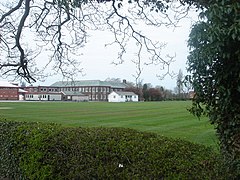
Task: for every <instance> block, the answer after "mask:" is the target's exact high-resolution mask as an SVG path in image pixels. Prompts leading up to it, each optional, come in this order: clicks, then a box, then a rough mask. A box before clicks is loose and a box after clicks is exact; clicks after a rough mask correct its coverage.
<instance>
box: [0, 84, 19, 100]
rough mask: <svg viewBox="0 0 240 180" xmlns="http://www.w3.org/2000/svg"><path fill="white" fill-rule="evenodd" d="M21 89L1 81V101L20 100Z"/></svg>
mask: <svg viewBox="0 0 240 180" xmlns="http://www.w3.org/2000/svg"><path fill="white" fill-rule="evenodd" d="M18 99H19V87H18V86H17V85H16V84H12V83H9V82H4V81H0V100H18Z"/></svg>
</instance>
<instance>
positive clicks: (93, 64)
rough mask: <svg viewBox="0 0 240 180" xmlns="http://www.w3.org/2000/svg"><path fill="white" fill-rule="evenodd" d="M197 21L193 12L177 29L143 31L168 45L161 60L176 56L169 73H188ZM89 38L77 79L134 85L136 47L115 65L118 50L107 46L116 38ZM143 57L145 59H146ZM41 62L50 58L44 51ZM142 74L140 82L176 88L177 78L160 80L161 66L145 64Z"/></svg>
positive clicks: (57, 78)
mask: <svg viewBox="0 0 240 180" xmlns="http://www.w3.org/2000/svg"><path fill="white" fill-rule="evenodd" d="M196 20H197V13H194V12H191V13H190V14H189V18H185V19H182V20H181V21H180V22H179V24H178V26H179V27H177V28H166V27H164V26H162V27H159V28H152V27H151V28H149V27H145V26H143V27H142V28H143V31H144V33H146V35H147V36H149V37H151V39H153V40H154V41H159V42H165V43H167V46H166V47H165V48H164V49H163V50H162V52H161V54H162V57H163V58H165V57H166V55H167V54H169V55H171V56H174V55H176V57H175V62H173V63H172V64H171V66H170V71H173V72H175V73H176V74H177V73H178V71H179V69H181V70H182V71H183V73H184V74H186V61H187V56H188V52H189V51H188V47H187V40H188V35H189V33H190V27H191V25H192V24H193V22H194V21H196ZM89 35H90V37H89V38H88V40H87V44H86V46H85V47H84V48H82V49H80V50H81V53H82V54H83V55H81V56H79V57H78V58H79V60H80V61H81V68H83V75H82V74H79V75H76V77H75V79H78V80H105V79H107V78H120V79H126V80H127V81H130V82H135V78H134V75H136V70H137V69H136V65H135V64H134V63H133V62H132V60H133V59H134V54H135V52H134V44H133V45H132V47H131V46H129V47H128V49H127V51H128V52H127V54H126V55H125V56H124V60H125V61H124V63H123V64H119V65H114V64H112V62H113V61H114V60H115V59H116V58H117V53H118V49H117V48H116V47H115V46H107V47H106V46H105V44H107V43H110V42H112V41H113V35H112V34H111V33H110V32H103V31H91V32H89ZM143 58H144V57H143ZM38 59H39V60H40V62H41V61H42V60H43V59H48V56H46V54H45V53H44V52H43V54H42V55H41V56H39V57H38ZM142 69H143V70H142V74H141V76H140V78H139V79H141V80H142V82H143V83H151V84H152V85H153V86H156V85H161V86H163V87H165V88H168V89H174V87H175V86H176V79H175V78H171V77H170V76H166V77H165V78H164V79H163V80H160V79H159V78H158V77H157V75H162V74H164V73H165V71H164V70H161V69H160V67H159V66H154V65H149V66H144V65H142ZM61 80H62V77H61V76H60V75H57V76H51V77H48V78H47V79H46V80H45V81H44V82H37V83H35V84H34V85H51V84H52V83H54V82H56V81H61Z"/></svg>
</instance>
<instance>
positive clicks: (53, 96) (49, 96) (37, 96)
mask: <svg viewBox="0 0 240 180" xmlns="http://www.w3.org/2000/svg"><path fill="white" fill-rule="evenodd" d="M62 96H63V94H62V93H61V92H60V93H59V92H56V93H41V92H27V93H26V94H25V100H26V101H61V100H62Z"/></svg>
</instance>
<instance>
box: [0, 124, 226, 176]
mask: <svg viewBox="0 0 240 180" xmlns="http://www.w3.org/2000/svg"><path fill="white" fill-rule="evenodd" d="M0 144H1V145H0V153H1V163H0V169H1V170H0V178H9V179H145V178H147V179H227V177H226V176H227V173H226V172H224V171H223V168H221V165H222V161H221V158H220V155H219V154H218V153H216V152H215V151H214V150H212V149H210V148H207V147H205V146H202V145H198V144H193V143H190V142H187V141H183V140H174V139H170V138H166V137H162V136H159V135H156V134H153V133H146V132H139V131H136V130H132V129H124V128H101V127H98V128H81V127H78V128H71V127H62V126H60V125H57V124H45V123H29V122H10V121H6V120H0Z"/></svg>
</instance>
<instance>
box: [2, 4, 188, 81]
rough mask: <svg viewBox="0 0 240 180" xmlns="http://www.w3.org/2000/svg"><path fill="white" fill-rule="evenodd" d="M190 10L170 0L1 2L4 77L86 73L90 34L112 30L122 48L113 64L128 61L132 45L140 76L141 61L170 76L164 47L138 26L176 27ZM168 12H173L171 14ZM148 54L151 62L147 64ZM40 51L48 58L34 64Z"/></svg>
mask: <svg viewBox="0 0 240 180" xmlns="http://www.w3.org/2000/svg"><path fill="white" fill-rule="evenodd" d="M188 10H189V7H185V6H180V4H179V5H176V2H175V1H169V0H165V1H152V0H129V1H128V2H125V1H122V0H16V1H13V2H4V1H3V2H1V4H0V71H1V74H2V75H3V76H12V75H13V76H15V77H16V78H19V77H21V78H24V79H25V80H26V81H27V82H29V83H31V82H35V81H36V80H37V79H39V78H41V77H43V76H49V75H51V74H46V73H44V70H45V69H47V68H51V69H52V70H53V71H52V72H54V73H59V72H61V73H62V75H63V76H64V77H68V78H71V77H72V76H73V75H74V74H76V73H81V72H82V69H81V68H80V61H79V56H80V55H81V51H80V48H82V47H83V46H84V45H85V43H86V42H87V41H86V40H87V38H88V32H89V31H91V30H108V31H110V32H112V33H113V34H114V39H113V41H112V42H110V43H108V45H111V44H116V45H117V46H119V53H118V57H117V60H116V61H114V63H115V64H119V63H122V62H123V61H124V54H125V53H126V52H127V49H126V48H127V45H128V43H129V42H130V41H132V42H134V43H135V44H136V47H137V50H136V57H137V60H136V61H134V63H136V64H138V65H137V67H138V71H137V73H138V74H137V75H136V77H138V76H140V74H141V66H140V64H141V63H143V64H146V65H147V64H156V65H161V66H162V67H167V74H168V73H169V65H170V62H171V61H172V57H169V58H168V57H167V58H163V57H162V56H161V49H162V48H163V47H164V45H163V44H162V43H160V42H155V41H154V40H152V39H150V38H149V37H147V36H146V35H145V34H144V33H143V32H141V28H140V26H141V25H143V24H145V25H148V26H154V27H160V26H176V24H177V23H178V21H179V20H180V19H182V18H184V17H185V16H186V15H187V13H188ZM167 11H168V12H169V11H171V12H172V13H171V14H172V16H170V15H169V14H170V13H167ZM29 39H30V40H29ZM93 51H94V50H93ZM145 52H147V53H148V54H149V58H148V59H147V60H144V62H143V58H142V54H143V53H145ZM42 53H45V54H48V55H49V60H48V61H47V62H45V61H44V60H41V61H37V62H36V61H35V60H36V57H37V56H40V55H41V54H42ZM139 70H140V71H139ZM138 78H139V77H138Z"/></svg>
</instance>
